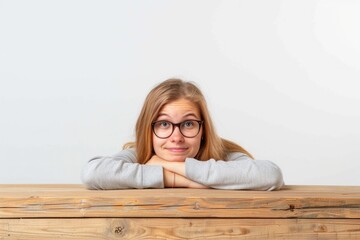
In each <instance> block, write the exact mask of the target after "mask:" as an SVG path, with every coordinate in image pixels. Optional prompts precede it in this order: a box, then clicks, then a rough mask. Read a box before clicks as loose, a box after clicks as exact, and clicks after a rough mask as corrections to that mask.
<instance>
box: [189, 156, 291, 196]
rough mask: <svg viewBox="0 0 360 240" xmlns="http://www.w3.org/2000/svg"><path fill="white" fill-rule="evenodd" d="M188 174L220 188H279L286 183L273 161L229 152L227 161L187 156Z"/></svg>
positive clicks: (194, 178) (205, 183)
mask: <svg viewBox="0 0 360 240" xmlns="http://www.w3.org/2000/svg"><path fill="white" fill-rule="evenodd" d="M185 173H186V177H187V178H189V179H191V180H192V181H195V182H198V183H201V184H203V185H206V186H208V187H211V188H217V189H239V190H268V191H271V190H276V189H279V188H281V187H282V186H283V185H284V181H283V177H282V173H281V170H280V168H279V167H278V166H277V165H276V164H274V163H273V162H271V161H267V160H253V159H251V158H250V157H248V156H247V155H245V154H243V153H239V152H236V153H230V154H229V156H228V160H227V161H223V160H217V161H215V160H214V159H210V160H208V161H199V160H196V159H194V158H187V159H186V161H185Z"/></svg>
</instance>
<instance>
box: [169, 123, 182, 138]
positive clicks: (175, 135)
mask: <svg viewBox="0 0 360 240" xmlns="http://www.w3.org/2000/svg"><path fill="white" fill-rule="evenodd" d="M170 141H171V142H183V141H184V136H183V135H182V133H181V132H180V128H179V126H176V127H175V129H174V132H173V133H172V134H171V136H170Z"/></svg>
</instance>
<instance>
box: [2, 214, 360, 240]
mask: <svg viewBox="0 0 360 240" xmlns="http://www.w3.org/2000/svg"><path fill="white" fill-rule="evenodd" d="M155 237H156V238H159V239H247V240H251V239H286V240H288V239H344V240H351V239H360V219H347V220H344V219H336V220H334V219H332V220H329V219H199V218H195V219H191V218H190V219H185V218H182V219H174V218H171V219H169V218H154V219H144V218H129V219H126V218H112V219H111V218H79V219H71V218H70V219H67V218H62V219H61V218H60V219H0V239H2V240H11V239H18V240H19V239H27V240H31V239H34V240H42V239H74V240H75V239H76V240H81V239H107V240H108V239H120V238H121V239H149V238H151V239H153V238H155Z"/></svg>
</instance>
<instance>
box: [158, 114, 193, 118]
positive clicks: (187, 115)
mask: <svg viewBox="0 0 360 240" xmlns="http://www.w3.org/2000/svg"><path fill="white" fill-rule="evenodd" d="M162 116H166V117H170V116H169V115H168V114H166V113H159V115H158V118H159V117H162ZM191 116H192V117H195V118H198V116H196V115H195V114H194V113H187V114H185V115H184V116H183V118H186V117H191Z"/></svg>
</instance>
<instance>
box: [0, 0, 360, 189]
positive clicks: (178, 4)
mask: <svg viewBox="0 0 360 240" xmlns="http://www.w3.org/2000/svg"><path fill="white" fill-rule="evenodd" d="M359 12H360V2H358V1H350V0H345V1H340V0H337V1H334V0H333V1H332V0H326V1H325V0H324V1H319V0H308V1H303V0H298V1H267V0H257V1H250V0H249V1H209V0H203V1H186V0H179V1H168V0H164V1H156V0H154V1H133V0H123V1H87V0H76V1H66V0H59V1H46V0H44V1H40V0H33V1H16V0H6V1H4V0H0V79H1V85H0V109H1V112H0V114H1V115H0V153H1V160H0V161H1V165H0V166H1V167H0V183H80V170H81V167H82V166H83V164H84V163H85V162H86V161H87V160H88V159H90V158H91V157H93V156H96V155H108V154H113V153H115V152H117V151H118V150H120V148H121V146H122V144H124V143H125V142H127V141H129V140H133V136H134V134H133V130H134V124H135V121H136V118H137V115H138V113H139V111H140V108H141V106H142V103H143V101H144V98H145V95H146V94H147V92H148V91H149V90H150V89H151V88H152V87H153V86H154V85H155V84H157V83H158V82H160V81H162V80H165V79H166V78H169V77H181V78H184V79H185V80H191V81H195V82H197V83H198V85H199V86H200V88H201V89H202V90H203V92H204V94H205V95H206V97H207V99H208V104H209V107H210V111H211V113H212V115H213V118H214V121H215V124H216V127H217V130H218V132H219V134H220V135H221V136H223V137H225V138H229V139H231V140H234V141H236V142H238V143H240V144H241V145H243V146H244V147H245V148H247V149H248V150H249V151H250V152H251V153H253V154H254V155H255V157H256V158H258V159H269V160H272V161H274V162H275V163H277V164H278V165H279V166H280V167H281V168H282V170H283V174H284V178H285V181H286V183H287V184H328V185H330V184H331V185H359V184H360V177H359V174H358V172H359V169H360V157H359V156H360V147H359V145H360V144H359V143H360V127H359V124H360V94H359V90H360V88H359V81H360V44H359V43H360V31H359V27H358V25H359V22H360V15H359V14H358V13H359Z"/></svg>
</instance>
